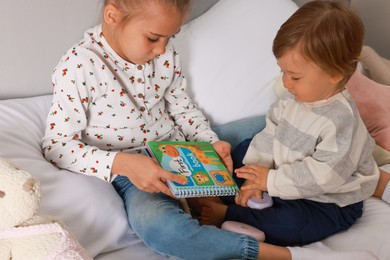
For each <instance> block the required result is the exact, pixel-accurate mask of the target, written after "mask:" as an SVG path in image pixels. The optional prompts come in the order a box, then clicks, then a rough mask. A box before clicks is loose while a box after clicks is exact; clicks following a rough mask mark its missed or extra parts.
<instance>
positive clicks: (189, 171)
mask: <svg viewBox="0 0 390 260" xmlns="http://www.w3.org/2000/svg"><path fill="white" fill-rule="evenodd" d="M147 151H148V152H149V153H150V155H151V156H153V157H155V158H156V159H157V161H158V162H159V163H160V165H161V167H162V168H164V169H166V170H168V171H170V172H173V173H175V174H179V175H180V176H182V177H183V178H185V179H187V184H185V185H181V184H178V183H175V182H173V181H167V184H168V187H169V188H170V190H171V192H172V194H173V195H174V196H175V197H177V198H190V197H208V196H233V195H236V194H237V192H238V190H239V188H238V186H237V184H236V183H235V181H234V179H233V177H232V175H231V174H230V173H229V171H228V170H227V168H226V167H225V165H224V164H223V162H222V159H221V158H220V157H219V155H218V154H217V152H216V151H215V150H214V147H213V146H212V144H210V143H208V142H176V141H151V142H148V145H147Z"/></svg>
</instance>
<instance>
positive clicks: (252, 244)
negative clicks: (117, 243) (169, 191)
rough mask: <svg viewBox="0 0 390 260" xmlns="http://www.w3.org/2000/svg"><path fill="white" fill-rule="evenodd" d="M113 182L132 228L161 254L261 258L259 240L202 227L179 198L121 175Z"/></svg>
mask: <svg viewBox="0 0 390 260" xmlns="http://www.w3.org/2000/svg"><path fill="white" fill-rule="evenodd" d="M112 184H113V186H114V188H115V189H116V191H117V192H118V194H119V195H120V196H121V197H122V199H123V201H124V204H125V208H126V212H127V216H128V220H129V223H130V225H131V227H132V228H133V229H134V231H135V233H136V234H137V235H138V237H139V238H140V239H142V240H143V241H144V243H145V244H146V245H147V246H149V247H150V248H152V249H153V250H154V251H156V252H157V253H159V254H162V255H165V256H173V257H175V258H177V259H233V258H234V259H257V255H258V251H259V246H258V242H257V241H256V239H254V238H252V237H249V236H246V235H242V234H237V233H233V232H229V231H224V230H221V229H218V228H216V227H214V226H207V225H203V226H201V225H199V222H198V221H197V220H195V219H193V218H191V216H190V215H188V214H187V213H185V212H184V211H183V210H182V209H181V207H180V205H179V202H178V201H177V200H175V199H172V198H170V197H169V196H166V195H164V194H162V193H147V192H143V191H141V190H139V189H138V188H137V187H136V186H134V185H133V184H132V183H131V182H130V181H129V179H128V178H127V177H123V176H118V177H116V178H115V180H114V181H113V183H112Z"/></svg>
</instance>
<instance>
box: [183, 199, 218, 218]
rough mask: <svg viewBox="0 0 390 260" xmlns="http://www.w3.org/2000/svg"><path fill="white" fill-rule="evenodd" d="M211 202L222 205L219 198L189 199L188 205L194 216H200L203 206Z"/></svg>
mask: <svg viewBox="0 0 390 260" xmlns="http://www.w3.org/2000/svg"><path fill="white" fill-rule="evenodd" d="M209 200H212V201H216V202H220V203H222V201H221V199H220V198H218V197H201V198H187V204H188V206H189V207H190V209H191V212H192V215H195V216H200V212H201V210H202V207H203V205H204V204H206V201H209Z"/></svg>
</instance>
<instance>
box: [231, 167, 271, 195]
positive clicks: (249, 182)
mask: <svg viewBox="0 0 390 260" xmlns="http://www.w3.org/2000/svg"><path fill="white" fill-rule="evenodd" d="M235 173H236V174H237V177H239V178H244V179H246V181H245V183H244V185H242V186H241V190H243V191H246V190H258V191H261V192H262V191H267V179H268V173H269V169H268V168H266V167H263V166H260V165H255V164H251V165H245V166H243V167H241V168H239V169H236V170H235Z"/></svg>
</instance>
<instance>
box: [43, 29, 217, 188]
mask: <svg viewBox="0 0 390 260" xmlns="http://www.w3.org/2000/svg"><path fill="white" fill-rule="evenodd" d="M52 85H53V87H54V94H53V101H52V105H51V109H50V112H49V115H48V118H47V125H46V131H45V136H44V138H43V139H42V148H43V153H44V156H45V157H46V158H47V159H48V160H49V161H51V162H52V163H54V164H55V165H57V166H58V167H60V168H65V169H68V170H70V171H73V172H77V173H83V174H86V175H92V176H96V177H98V178H100V179H102V180H105V181H107V182H110V181H112V180H113V178H112V176H111V166H112V163H113V160H114V157H115V155H116V153H117V152H119V151H125V152H130V153H136V152H141V149H140V148H142V147H144V146H145V144H146V142H148V141H151V140H185V139H187V140H190V141H209V142H215V141H217V140H218V137H217V136H216V134H215V133H214V132H213V131H212V130H211V129H210V125H209V123H208V120H207V119H206V118H205V117H204V116H203V114H202V113H201V112H200V111H199V110H198V109H197V108H196V106H195V105H194V104H193V103H192V100H191V98H190V97H189V96H188V94H187V83H186V80H185V78H184V76H183V74H182V71H181V65H180V60H179V55H178V53H177V51H176V50H175V49H174V46H173V45H172V43H171V42H169V43H168V45H167V47H166V52H165V53H164V54H163V55H160V56H159V57H157V58H155V59H153V60H151V61H149V62H148V63H147V64H144V65H137V64H132V63H129V62H127V61H125V60H123V59H122V58H121V57H120V56H119V55H117V54H116V53H115V52H114V51H113V49H112V48H111V47H110V46H109V45H108V43H107V42H106V40H105V38H104V36H103V34H102V31H101V25H98V26H96V27H94V28H91V29H89V30H88V31H86V33H85V35H84V39H83V40H82V41H81V42H79V43H78V44H76V45H75V46H73V47H72V48H71V49H70V50H69V51H67V52H66V53H65V55H64V56H63V57H62V59H61V60H60V62H59V63H58V65H57V66H56V67H55V69H54V70H53V74H52Z"/></svg>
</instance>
